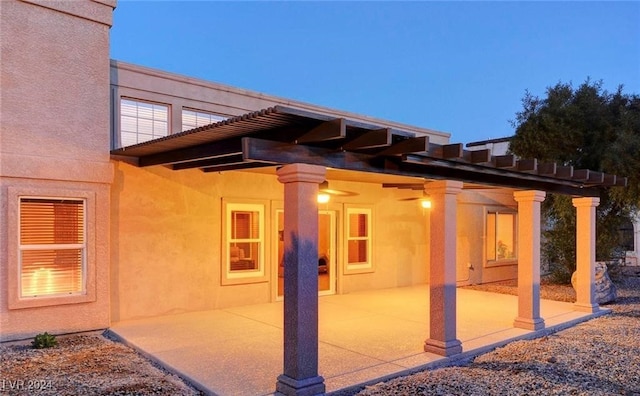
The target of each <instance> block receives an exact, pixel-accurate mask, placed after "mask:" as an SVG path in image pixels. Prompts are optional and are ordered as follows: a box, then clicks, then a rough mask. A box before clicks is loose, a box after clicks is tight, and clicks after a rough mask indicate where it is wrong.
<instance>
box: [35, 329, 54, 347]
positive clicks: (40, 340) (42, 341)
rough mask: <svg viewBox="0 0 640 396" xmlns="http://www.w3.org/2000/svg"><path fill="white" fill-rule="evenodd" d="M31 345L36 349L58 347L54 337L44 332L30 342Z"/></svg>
mask: <svg viewBox="0 0 640 396" xmlns="http://www.w3.org/2000/svg"><path fill="white" fill-rule="evenodd" d="M31 345H32V346H33V347H34V348H36V349H43V348H53V347H54V346H56V345H58V341H57V340H56V336H54V335H52V334H49V333H47V332H46V331H45V332H44V333H42V334H38V335H37V336H36V337H35V338H34V339H33V341H31Z"/></svg>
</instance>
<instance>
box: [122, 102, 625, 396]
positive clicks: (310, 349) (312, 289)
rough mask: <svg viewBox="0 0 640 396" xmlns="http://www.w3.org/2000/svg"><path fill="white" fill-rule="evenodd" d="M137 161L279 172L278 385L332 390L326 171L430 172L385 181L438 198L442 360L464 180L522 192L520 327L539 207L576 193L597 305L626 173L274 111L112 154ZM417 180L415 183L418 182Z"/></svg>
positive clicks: (434, 342)
mask: <svg viewBox="0 0 640 396" xmlns="http://www.w3.org/2000/svg"><path fill="white" fill-rule="evenodd" d="M111 154H112V155H113V156H114V158H116V159H120V160H126V161H127V162H133V163H134V164H136V165H137V166H140V167H147V166H155V165H163V166H167V167H169V168H171V169H173V170H176V171H178V170H182V169H192V168H199V169H201V170H202V171H203V172H221V171H232V170H243V169H251V168H261V167H277V170H276V174H277V177H278V180H279V181H280V182H281V183H283V184H284V216H285V218H284V246H285V272H284V284H285V288H284V296H285V299H284V327H283V328H284V368H283V373H282V374H281V375H280V376H279V377H278V380H277V385H276V389H277V392H279V393H281V394H286V395H313V394H322V393H324V390H325V387H324V380H323V378H322V377H321V376H320V375H319V373H318V293H317V286H318V285H317V282H318V278H317V257H318V256H317V250H318V247H317V241H318V219H317V210H318V206H317V205H318V204H317V202H316V195H317V193H318V186H319V184H320V183H322V182H324V181H325V178H326V172H327V169H332V170H342V171H355V172H366V173H367V174H368V180H376V177H378V178H379V179H378V180H387V179H385V178H384V175H387V176H388V175H393V176H407V177H411V178H422V179H423V180H424V183H422V184H417V185H416V183H415V182H414V183H412V184H404V183H384V182H382V184H383V185H384V186H385V187H396V188H413V189H416V188H419V189H424V191H425V192H427V193H428V194H429V195H430V198H431V201H432V208H431V213H430V216H429V227H430V229H431V233H430V234H431V238H430V242H429V243H430V247H431V248H430V252H431V253H430V254H431V256H430V266H429V290H430V308H429V309H430V315H429V317H430V332H429V338H428V339H427V340H426V341H425V345H424V349H425V351H428V352H433V353H436V354H439V355H443V356H450V355H455V354H458V353H460V352H462V347H461V343H460V341H459V340H458V339H457V338H456V290H455V289H456V274H455V271H456V270H455V268H456V263H455V261H456V217H457V208H456V196H457V194H459V193H460V192H461V191H462V188H463V186H464V185H465V184H472V185H477V184H480V185H485V186H496V187H504V188H511V189H515V190H516V191H515V193H514V199H515V200H516V201H517V203H518V213H519V219H520V220H519V222H518V240H519V244H518V252H517V257H518V288H519V290H518V292H519V303H518V317H517V318H515V321H514V326H516V327H520V328H525V329H530V330H538V329H541V328H544V326H545V324H544V320H543V319H542V318H541V317H540V290H539V284H540V204H541V202H542V201H543V200H544V198H545V195H546V193H547V192H551V193H560V194H567V195H571V196H573V197H574V198H573V205H574V206H575V207H576V209H577V272H578V275H577V276H578V279H577V284H578V290H577V302H576V304H575V309H576V310H580V311H586V312H596V311H597V310H598V309H599V308H598V304H597V301H596V300H595V290H594V276H595V269H594V268H595V267H594V263H595V216H596V215H595V211H596V207H597V206H598V204H599V198H598V197H599V191H600V189H601V188H603V187H610V186H625V185H626V179H625V178H618V177H616V176H615V175H609V174H603V173H601V172H594V171H591V170H587V169H573V167H571V166H562V165H558V164H555V163H541V162H539V161H537V160H536V159H517V158H516V157H514V156H513V155H501V156H492V155H491V153H490V151H489V150H477V151H467V150H464V149H463V145H462V144H460V143H455V144H445V145H441V144H434V143H431V142H429V138H428V136H424V135H421V134H417V133H415V132H410V131H403V130H397V129H394V128H390V127H388V126H385V125H384V124H375V123H364V122H360V121H355V120H350V119H346V118H344V117H341V116H336V115H332V114H330V113H320V112H311V111H308V110H302V109H298V108H292V107H286V106H275V107H271V108H268V109H264V110H260V111H256V112H252V113H248V114H245V115H242V116H237V117H233V118H230V119H227V120H224V121H221V122H218V123H215V124H211V125H207V126H203V127H200V128H196V129H193V130H190V131H185V132H182V133H177V134H174V135H170V136H167V137H163V138H160V139H156V140H152V141H148V142H144V143H140V144H137V145H134V146H129V147H124V148H121V149H116V150H112V152H111ZM414 180H415V179H414Z"/></svg>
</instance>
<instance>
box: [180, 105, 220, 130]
mask: <svg viewBox="0 0 640 396" xmlns="http://www.w3.org/2000/svg"><path fill="white" fill-rule="evenodd" d="M224 119H226V117H222V116H219V115H216V114H212V113H206V112H204V111H196V110H187V109H182V130H183V131H188V130H190V129H194V128H198V127H201V126H205V125H209V124H213V123H215V122H218V121H222V120H224Z"/></svg>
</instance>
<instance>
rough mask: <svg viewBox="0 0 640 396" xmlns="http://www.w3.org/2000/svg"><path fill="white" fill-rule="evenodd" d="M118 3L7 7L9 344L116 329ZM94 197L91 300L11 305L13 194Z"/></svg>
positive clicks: (4, 173) (1, 221)
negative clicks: (112, 218) (111, 237)
mask: <svg viewBox="0 0 640 396" xmlns="http://www.w3.org/2000/svg"><path fill="white" fill-rule="evenodd" d="M114 5H115V2H114V1H106V0H105V1H82V2H80V1H78V2H63V1H25V2H23V1H2V2H0V54H1V56H2V59H1V62H0V81H1V82H2V84H1V90H0V194H1V195H2V210H1V212H0V225H1V226H0V265H1V268H0V317H1V318H2V319H1V320H2V321H1V326H0V339H2V340H5V339H14V338H21V337H29V336H31V335H33V334H36V333H38V332H42V331H49V332H55V333H60V332H70V331H79V330H88V329H96V328H104V327H107V326H108V325H109V313H108V312H109V310H108V304H109V299H108V296H109V292H108V280H107V278H108V265H109V264H108V242H109V241H108V226H109V223H108V222H109V217H108V211H109V184H110V182H111V178H112V166H111V164H110V163H109V152H108V149H109V92H108V89H107V87H108V86H109V27H110V25H111V18H112V11H113V7H114ZM11 188H13V189H18V190H20V191H30V193H31V194H33V195H39V192H40V191H42V192H44V191H48V192H51V191H53V192H60V193H64V192H69V191H79V192H82V193H83V194H90V195H91V197H94V198H92V200H93V201H92V202H94V203H95V207H96V208H97V210H96V213H93V214H90V216H91V217H88V219H87V222H88V226H90V227H92V230H93V232H95V234H96V241H95V244H94V245H93V246H91V247H89V248H90V249H95V252H96V254H95V261H92V262H91V263H89V267H93V268H94V270H93V271H94V272H93V274H92V276H93V277H94V279H96V282H95V283H94V284H93V285H90V287H94V288H95V290H96V293H95V299H94V301H91V302H85V303H76V304H63V305H59V306H45V307H38V308H22V309H9V291H13V290H15V289H16V287H17V282H18V279H13V278H12V279H9V278H8V273H9V266H17V265H18V264H17V258H16V257H17V250H16V248H15V246H13V244H12V246H9V240H10V239H11V235H15V234H16V233H17V232H18V230H17V229H9V228H8V227H9V226H10V224H12V222H14V219H15V216H17V214H16V213H15V212H13V211H10V210H9V208H10V207H12V206H11V204H15V202H7V199H9V196H10V195H9V191H10V189H11Z"/></svg>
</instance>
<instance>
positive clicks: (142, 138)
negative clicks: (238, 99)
mask: <svg viewBox="0 0 640 396" xmlns="http://www.w3.org/2000/svg"><path fill="white" fill-rule="evenodd" d="M168 134H169V106H167V105H161V104H155V103H148V102H141V101H138V100H133V99H124V98H122V99H120V145H121V147H127V146H131V145H134V144H138V143H142V142H146V141H148V140H152V139H157V138H160V137H163V136H167V135H168Z"/></svg>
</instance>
